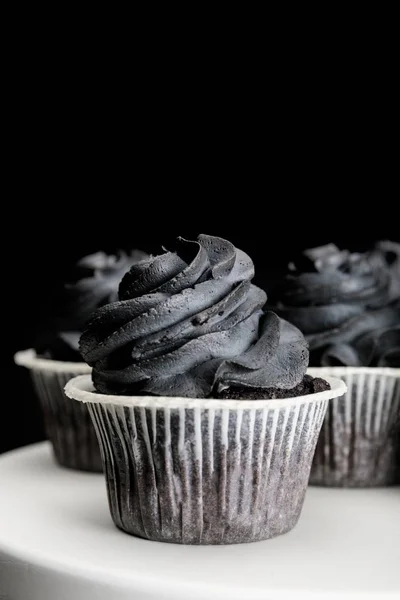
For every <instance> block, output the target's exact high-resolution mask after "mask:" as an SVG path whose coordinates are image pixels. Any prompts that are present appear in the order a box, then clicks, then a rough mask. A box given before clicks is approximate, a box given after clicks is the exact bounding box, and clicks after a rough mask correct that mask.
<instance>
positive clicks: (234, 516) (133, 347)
mask: <svg viewBox="0 0 400 600" xmlns="http://www.w3.org/2000/svg"><path fill="white" fill-rule="evenodd" d="M253 276H254V267H253V263H252V261H251V259H250V258H249V257H248V256H247V255H246V254H245V253H244V252H242V251H241V250H238V249H236V248H235V247H234V246H233V245H232V244H231V243H229V242H228V241H225V240H223V239H220V238H217V237H212V236H206V235H201V236H199V238H198V239H197V241H186V240H183V239H181V238H179V239H178V240H177V245H176V248H175V251H173V252H165V253H164V254H162V255H160V256H156V257H155V258H150V259H149V260H147V261H144V262H141V263H139V264H137V265H134V266H133V267H132V268H131V269H130V271H129V272H128V273H127V274H126V275H125V277H124V278H123V279H122V281H121V284H120V286H119V301H118V302H114V303H112V304H109V305H107V306H104V307H102V308H100V309H99V310H97V311H96V312H95V313H94V315H93V316H92V318H91V320H90V322H89V324H88V327H87V329H86V330H85V332H84V333H83V335H82V337H81V342H80V349H81V353H82V356H83V357H84V359H85V360H86V361H87V362H88V364H89V365H90V366H91V367H92V368H93V371H92V376H90V375H83V376H80V377H77V378H75V379H73V380H71V381H70V382H69V383H68V384H67V386H66V388H65V389H66V394H67V395H68V396H69V397H71V398H74V399H75V400H77V401H78V402H80V403H83V404H87V405H88V407H89V411H90V414H91V416H92V419H93V422H94V425H95V428H96V431H97V435H98V439H99V442H100V447H101V450H102V458H103V461H104V470H105V476H106V482H107V490H108V498H109V505H110V511H111V515H112V518H113V520H114V522H115V524H116V525H117V527H119V528H120V529H122V530H124V531H125V532H127V533H129V534H133V535H136V536H139V537H142V538H147V539H150V540H155V541H163V542H173V543H182V544H231V543H240V542H252V541H256V540H263V539H267V538H271V537H273V536H276V535H279V534H282V533H285V532H287V531H289V530H290V529H292V528H293V527H294V525H295V524H296V522H297V520H298V518H299V516H300V512H301V508H302V505H303V500H304V495H305V492H306V488H307V483H308V478H309V472H310V467H311V461H312V457H313V454H314V450H315V445H316V442H317V438H318V434H319V431H320V427H321V424H322V421H323V418H324V415H325V411H326V408H327V404H328V400H329V399H330V398H333V397H336V396H340V395H342V394H343V393H344V391H345V385H344V383H343V382H341V381H339V380H337V379H334V378H330V377H327V378H326V381H323V380H321V379H314V378H312V377H310V376H307V375H306V369H307V365H308V349H307V344H306V342H305V340H304V337H303V335H302V334H301V333H300V331H299V330H298V329H297V328H296V327H294V326H293V325H291V324H289V323H288V322H287V321H284V320H282V319H280V318H279V317H278V316H277V315H276V314H274V313H272V312H266V313H265V312H264V311H263V310H262V309H263V306H264V304H265V302H266V295H265V293H264V292H263V291H262V290H260V289H259V288H257V287H256V286H254V285H252V284H251V280H252V278H253Z"/></svg>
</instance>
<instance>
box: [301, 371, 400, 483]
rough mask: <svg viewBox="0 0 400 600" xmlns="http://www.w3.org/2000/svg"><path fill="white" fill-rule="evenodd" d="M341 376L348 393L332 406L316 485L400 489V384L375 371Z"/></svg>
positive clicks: (313, 472) (313, 475)
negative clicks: (397, 487) (393, 487)
mask: <svg viewBox="0 0 400 600" xmlns="http://www.w3.org/2000/svg"><path fill="white" fill-rule="evenodd" d="M324 374H325V373H322V375H324ZM326 374H327V375H328V374H330V375H333V374H335V371H334V369H332V371H331V372H329V373H326ZM339 376H340V377H341V378H343V379H344V380H345V382H346V384H347V388H348V391H347V393H346V394H345V396H344V397H342V398H335V399H333V400H331V402H330V403H329V407H328V410H327V413H326V417H325V421H324V424H323V426H322V429H321V434H320V437H319V440H318V444H317V448H316V451H315V457H314V461H313V465H312V469H311V476H310V483H311V484H312V485H319V486H330V487H347V488H367V487H382V486H391V485H398V484H400V378H398V377H394V376H391V375H384V374H381V373H377V374H375V373H374V370H373V369H370V370H368V369H365V371H364V370H363V369H360V371H359V372H358V373H355V372H352V371H351V369H350V370H349V373H348V374H346V372H344V373H340V374H339Z"/></svg>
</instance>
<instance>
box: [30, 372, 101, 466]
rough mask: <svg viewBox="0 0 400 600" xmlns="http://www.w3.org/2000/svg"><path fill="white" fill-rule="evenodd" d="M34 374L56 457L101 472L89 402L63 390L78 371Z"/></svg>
mask: <svg viewBox="0 0 400 600" xmlns="http://www.w3.org/2000/svg"><path fill="white" fill-rule="evenodd" d="M31 374H32V380H33V383H34V387H35V390H36V393H37V395H38V397H39V400H40V405H41V408H42V412H43V416H44V423H45V430H46V434H47V436H48V438H49V440H50V442H51V444H52V446H53V452H54V456H55V459H56V461H57V462H58V463H59V464H60V465H61V466H62V467H66V468H68V469H75V470H79V471H90V472H96V473H99V472H101V471H102V470H103V467H102V460H101V455H100V448H99V444H98V441H97V437H96V432H95V430H94V427H93V423H92V420H91V418H90V415H89V412H88V409H87V406H86V405H85V404H82V403H81V402H75V401H74V400H71V399H70V398H67V396H66V395H65V394H64V387H65V384H66V383H67V381H69V380H70V379H71V378H72V377H74V376H75V375H76V373H64V372H52V371H40V370H32V371H31Z"/></svg>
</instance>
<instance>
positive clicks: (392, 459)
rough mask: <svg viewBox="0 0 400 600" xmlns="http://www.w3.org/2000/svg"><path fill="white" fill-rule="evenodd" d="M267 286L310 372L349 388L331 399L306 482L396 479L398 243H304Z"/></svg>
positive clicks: (399, 473) (360, 483)
mask: <svg viewBox="0 0 400 600" xmlns="http://www.w3.org/2000/svg"><path fill="white" fill-rule="evenodd" d="M269 291H270V294H269V301H270V305H271V308H272V309H273V310H275V311H276V312H277V313H278V314H279V315H280V316H281V317H283V318H285V319H288V320H289V321H290V322H291V323H293V324H294V325H296V326H297V327H299V329H301V331H302V332H303V333H304V335H305V337H306V339H307V341H308V343H309V348H310V366H311V367H313V369H310V373H312V374H314V375H318V376H320V377H324V376H325V375H335V376H338V377H341V378H343V379H344V380H345V381H346V383H347V387H348V391H347V394H346V395H345V397H344V398H341V399H339V400H338V399H336V400H333V401H332V402H331V403H330V406H329V409H328V412H327V416H326V418H325V422H324V425H323V428H322V431H321V435H320V438H319V441H318V445H317V450H316V453H315V458H314V463H313V467H312V472H311V479H310V482H311V483H313V484H319V485H332V486H348V487H353V486H354V487H364V486H379V485H391V484H395V483H400V464H399V448H398V444H399V431H398V428H399V418H400V244H396V243H395V242H389V241H384V242H379V243H378V244H376V246H375V247H374V248H373V249H372V250H371V251H370V252H366V253H363V254H360V253H350V252H349V251H347V250H339V249H338V248H337V247H336V246H335V245H333V244H328V245H326V246H321V247H318V248H313V249H310V250H306V251H305V252H304V253H303V254H302V255H301V256H300V257H299V259H298V260H297V261H296V262H294V263H291V264H290V265H289V270H288V272H287V274H286V276H285V277H284V278H283V279H282V280H281V281H278V282H277V283H276V284H274V285H272V286H271V289H270V290H269Z"/></svg>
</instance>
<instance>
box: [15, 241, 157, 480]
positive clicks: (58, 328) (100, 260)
mask: <svg viewBox="0 0 400 600" xmlns="http://www.w3.org/2000/svg"><path fill="white" fill-rule="evenodd" d="M147 257H148V255H147V254H145V253H144V252H141V251H139V250H134V251H133V252H131V253H128V254H127V253H125V252H122V251H120V252H118V253H117V254H116V255H108V254H105V253H104V252H97V253H95V254H91V255H89V256H86V257H84V258H82V259H81V260H80V261H79V262H78V263H77V265H76V268H75V271H74V281H73V282H70V283H67V284H65V286H64V290H63V293H62V295H61V298H60V299H59V300H60V306H58V302H56V304H57V306H56V307H55V309H54V314H53V315H51V316H50V318H49V319H48V322H47V325H46V327H45V328H43V330H42V331H41V332H40V334H39V335H38V337H37V340H36V343H35V348H31V349H29V350H24V351H21V352H18V353H17V354H16V355H15V362H16V363H17V364H18V365H21V366H24V367H26V368H28V369H29V370H30V374H31V378H32V381H33V385H34V388H35V391H36V393H37V396H38V398H39V401H40V405H41V408H42V412H43V416H44V421H45V429H46V434H47V436H48V438H49V439H50V441H51V443H52V445H53V450H54V455H55V458H56V460H57V462H58V463H59V464H60V465H62V466H64V467H69V468H73V469H79V470H85V471H101V470H102V466H101V457H100V450H99V445H98V442H97V438H96V435H95V432H94V429H93V426H92V423H91V419H90V416H89V414H88V412H87V410H86V407H84V406H83V405H79V404H78V403H75V402H72V401H71V400H70V399H69V398H67V397H66V395H65V394H64V386H65V384H66V383H67V381H68V380H69V379H71V377H75V376H76V375H79V374H83V373H89V372H90V368H89V367H88V365H87V364H86V363H84V362H83V361H82V357H81V355H80V352H79V337H80V335H81V332H82V330H83V329H84V326H85V323H86V321H87V320H88V319H89V317H90V315H91V313H92V312H93V311H94V310H96V309H97V308H99V307H100V306H103V305H104V304H107V303H108V302H112V301H113V300H115V299H116V298H117V294H118V283H119V281H120V279H121V277H122V275H123V274H124V273H125V272H126V271H127V269H129V268H130V266H131V265H132V264H135V263H137V262H139V261H140V260H143V259H145V258H147Z"/></svg>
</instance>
